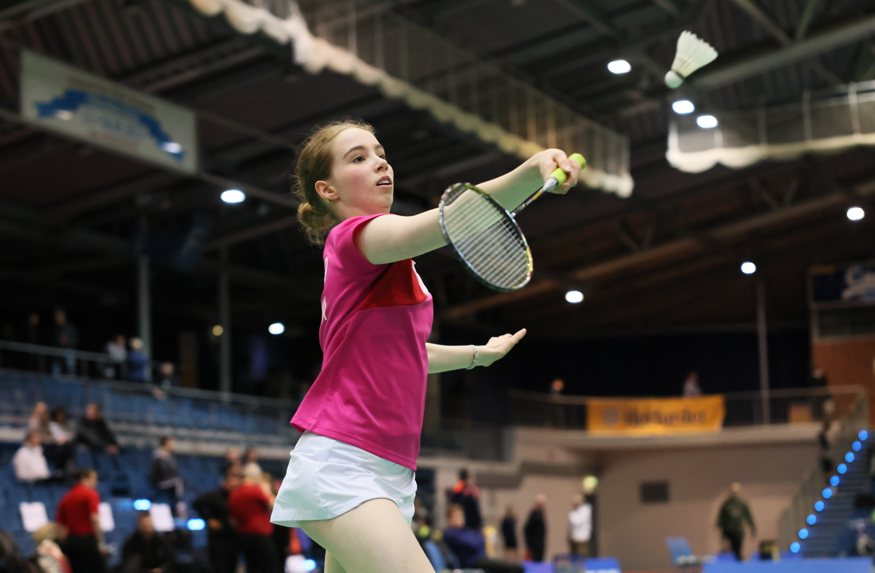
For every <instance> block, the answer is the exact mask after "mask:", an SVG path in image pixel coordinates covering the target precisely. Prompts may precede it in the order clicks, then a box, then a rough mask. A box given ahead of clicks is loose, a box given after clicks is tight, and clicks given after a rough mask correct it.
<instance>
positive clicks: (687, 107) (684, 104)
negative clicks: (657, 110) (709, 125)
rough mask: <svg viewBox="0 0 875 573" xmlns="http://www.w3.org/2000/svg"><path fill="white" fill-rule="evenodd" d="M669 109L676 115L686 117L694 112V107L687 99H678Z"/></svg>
mask: <svg viewBox="0 0 875 573" xmlns="http://www.w3.org/2000/svg"><path fill="white" fill-rule="evenodd" d="M671 109H672V111H674V112H675V113H676V114H678V115H687V114H688V113H693V112H694V111H696V106H695V105H694V104H693V102H691V101H690V100H688V99H679V100H677V101H676V102H674V103H672V104H671Z"/></svg>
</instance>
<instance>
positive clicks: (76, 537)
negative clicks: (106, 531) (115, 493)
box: [55, 469, 106, 573]
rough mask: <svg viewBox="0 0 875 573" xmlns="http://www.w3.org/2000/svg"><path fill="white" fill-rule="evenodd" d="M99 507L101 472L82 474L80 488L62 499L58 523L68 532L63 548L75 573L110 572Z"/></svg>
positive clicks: (84, 470) (77, 487) (84, 472)
mask: <svg viewBox="0 0 875 573" xmlns="http://www.w3.org/2000/svg"><path fill="white" fill-rule="evenodd" d="M99 506H100V494H98V493H97V472H96V471H94V470H92V469H83V470H80V472H79V479H78V481H77V482H76V484H75V485H74V486H73V487H72V488H70V490H69V491H68V492H67V493H66V494H65V495H64V497H63V498H61V501H60V503H59V504H58V510H57V517H56V519H55V521H57V522H58V525H60V526H62V527H63V528H64V531H65V532H66V539H65V540H64V543H63V545H62V548H63V550H64V554H65V555H67V559H68V560H69V561H70V568H71V569H72V573H104V571H105V570H106V565H105V564H104V562H103V555H102V551H101V548H102V547H103V530H102V529H101V528H100V519H99V517H98V513H97V511H98V507H99Z"/></svg>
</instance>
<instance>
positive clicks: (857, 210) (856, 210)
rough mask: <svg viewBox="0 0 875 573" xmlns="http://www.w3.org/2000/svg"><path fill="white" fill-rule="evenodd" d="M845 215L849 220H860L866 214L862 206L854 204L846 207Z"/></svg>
mask: <svg viewBox="0 0 875 573" xmlns="http://www.w3.org/2000/svg"><path fill="white" fill-rule="evenodd" d="M847 216H848V219H850V220H851V221H860V220H861V219H863V217H865V216H866V211H864V210H863V208H862V207H857V206H856V205H855V206H853V207H850V208H849V209H848V212H847Z"/></svg>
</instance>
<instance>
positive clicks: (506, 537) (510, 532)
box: [501, 505, 520, 562]
mask: <svg viewBox="0 0 875 573" xmlns="http://www.w3.org/2000/svg"><path fill="white" fill-rule="evenodd" d="M516 528H517V520H516V514H515V513H514V511H513V506H510V505H508V506H507V509H506V510H505V512H504V517H503V518H502V520H501V537H502V540H503V541H504V558H505V559H506V560H508V561H512V562H517V561H519V560H520V553H519V541H517V534H516Z"/></svg>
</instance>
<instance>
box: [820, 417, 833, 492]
mask: <svg viewBox="0 0 875 573" xmlns="http://www.w3.org/2000/svg"><path fill="white" fill-rule="evenodd" d="M831 426H832V423H831V422H830V421H829V420H828V419H825V420H823V425H822V426H821V428H820V432H819V433H818V434H817V446H818V449H819V450H820V471H821V472H823V477H824V479H825V480H827V481H829V477H830V474H831V473H832V470H833V461H832V456H831V455H830V453H831V452H830V447H831V445H830V436H829V434H830V429H831Z"/></svg>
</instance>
